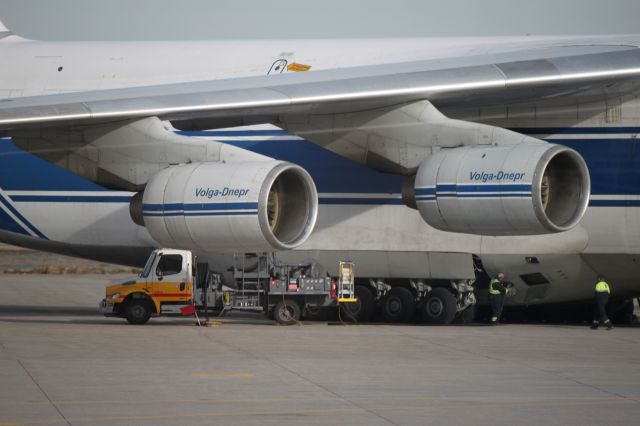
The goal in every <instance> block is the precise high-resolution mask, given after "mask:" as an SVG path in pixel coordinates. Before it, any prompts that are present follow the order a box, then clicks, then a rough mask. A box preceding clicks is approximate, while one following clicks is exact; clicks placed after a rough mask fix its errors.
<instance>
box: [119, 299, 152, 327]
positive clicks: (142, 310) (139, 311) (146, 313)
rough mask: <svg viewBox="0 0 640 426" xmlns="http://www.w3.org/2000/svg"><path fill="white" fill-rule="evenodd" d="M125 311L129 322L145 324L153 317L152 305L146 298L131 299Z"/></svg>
mask: <svg viewBox="0 0 640 426" xmlns="http://www.w3.org/2000/svg"><path fill="white" fill-rule="evenodd" d="M124 312H125V317H126V318H127V321H129V324H145V323H146V322H147V321H149V318H151V305H150V303H149V302H148V301H146V300H130V301H129V302H127V306H126V308H125V311H124Z"/></svg>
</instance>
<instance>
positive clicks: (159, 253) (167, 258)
mask: <svg viewBox="0 0 640 426" xmlns="http://www.w3.org/2000/svg"><path fill="white" fill-rule="evenodd" d="M192 264H193V263H192V255H191V252H190V251H188V250H174V249H158V250H154V251H153V252H152V253H151V255H150V256H149V259H148V260H147V263H146V265H145V267H144V269H143V271H142V273H141V274H140V275H138V277H137V278H135V279H133V280H128V281H125V282H123V283H121V284H116V285H111V286H108V287H107V288H106V292H105V298H104V300H102V302H101V303H100V312H102V313H104V314H105V315H107V316H119V317H125V318H126V319H127V321H129V322H130V323H132V324H144V323H146V322H147V321H148V320H149V318H150V317H151V316H152V315H154V314H156V315H157V314H160V313H161V312H162V310H163V307H168V306H171V305H175V306H183V305H189V304H191V303H192V302H193V283H194V280H193V274H192V267H191V266H192Z"/></svg>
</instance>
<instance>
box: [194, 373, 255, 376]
mask: <svg viewBox="0 0 640 426" xmlns="http://www.w3.org/2000/svg"><path fill="white" fill-rule="evenodd" d="M191 375H192V376H193V377H256V375H255V374H253V373H224V372H213V373H192V374H191Z"/></svg>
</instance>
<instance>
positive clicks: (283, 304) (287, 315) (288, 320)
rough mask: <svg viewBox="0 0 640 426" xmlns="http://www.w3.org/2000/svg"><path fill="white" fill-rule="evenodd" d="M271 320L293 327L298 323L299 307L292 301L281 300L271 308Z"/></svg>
mask: <svg viewBox="0 0 640 426" xmlns="http://www.w3.org/2000/svg"><path fill="white" fill-rule="evenodd" d="M273 319H274V320H276V322H278V323H280V324H282V325H293V324H295V323H297V322H298V321H300V306H298V304H297V303H296V302H294V301H293V300H281V301H280V302H278V304H277V305H276V307H275V308H273Z"/></svg>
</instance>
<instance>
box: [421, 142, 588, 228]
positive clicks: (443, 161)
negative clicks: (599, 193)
mask: <svg viewBox="0 0 640 426" xmlns="http://www.w3.org/2000/svg"><path fill="white" fill-rule="evenodd" d="M590 189H591V184H590V179H589V171H588V169H587V165H586V163H585V161H584V160H583V158H582V157H581V156H580V154H578V153H577V152H576V151H574V150H572V149H570V148H567V147H564V146H560V145H553V144H548V143H542V142H541V143H531V142H527V143H520V144H517V145H510V146H492V147H487V146H473V147H462V148H451V149H442V150H441V151H439V152H437V153H435V154H433V155H431V156H429V157H428V158H427V159H426V160H424V161H423V162H422V163H421V165H420V166H419V168H418V172H417V175H416V178H415V193H414V197H415V199H414V200H415V203H416V205H417V208H418V210H419V211H420V214H421V215H422V218H423V219H424V220H425V221H426V222H427V223H428V224H429V225H431V226H433V227H434V228H437V229H440V230H443V231H451V232H463V233H469V234H479V235H534V234H545V233H552V232H561V231H567V230H569V229H571V228H573V227H574V226H576V225H577V224H578V222H579V221H580V219H581V218H582V216H583V215H584V213H585V211H586V209H587V205H588V204H589V194H590ZM412 201H413V200H412Z"/></svg>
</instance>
